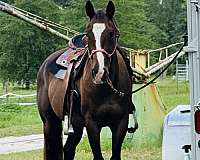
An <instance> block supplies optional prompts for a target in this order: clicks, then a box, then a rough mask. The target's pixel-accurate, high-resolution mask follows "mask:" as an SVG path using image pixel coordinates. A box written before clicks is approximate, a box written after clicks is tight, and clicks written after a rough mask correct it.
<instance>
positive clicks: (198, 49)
mask: <svg viewBox="0 0 200 160" xmlns="http://www.w3.org/2000/svg"><path fill="white" fill-rule="evenodd" d="M187 25H188V46H187V47H185V51H186V52H188V55H189V81H190V104H191V115H192V116H191V135H192V137H191V138H192V144H191V145H192V150H191V158H192V160H199V159H200V134H197V133H196V131H195V123H194V122H195V121H194V117H195V116H194V115H195V111H196V110H197V109H198V107H199V106H200V0H187Z"/></svg>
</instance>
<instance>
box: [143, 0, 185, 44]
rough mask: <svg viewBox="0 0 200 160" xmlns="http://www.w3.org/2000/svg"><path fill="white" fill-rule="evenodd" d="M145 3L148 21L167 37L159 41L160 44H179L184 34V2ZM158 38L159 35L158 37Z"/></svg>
mask: <svg viewBox="0 0 200 160" xmlns="http://www.w3.org/2000/svg"><path fill="white" fill-rule="evenodd" d="M159 2H160V0H147V1H146V5H147V7H146V15H147V17H148V18H149V21H150V22H152V23H153V24H155V25H156V26H157V27H159V28H160V30H162V31H163V32H164V33H166V35H167V37H165V38H162V39H160V42H159V43H160V44H162V45H166V44H172V43H175V42H180V41H181V40H182V36H183V34H184V33H185V32H186V23H187V22H186V1H185V0H163V3H162V5H161V4H160V3H159ZM158 36H159V35H158Z"/></svg>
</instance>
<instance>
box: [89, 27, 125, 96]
mask: <svg viewBox="0 0 200 160" xmlns="http://www.w3.org/2000/svg"><path fill="white" fill-rule="evenodd" d="M114 24H115V23H114ZM115 26H116V25H115ZM116 28H117V27H116ZM119 36H120V34H119V30H118V28H117V34H116V39H115V47H114V49H113V51H112V53H111V54H110V53H108V52H107V51H106V50H105V49H93V50H92V51H91V52H90V51H89V49H87V50H88V57H89V59H92V57H93V55H94V54H96V53H97V52H102V53H103V54H104V55H106V56H107V57H108V58H109V59H110V61H111V57H112V56H113V55H114V54H115V53H116V50H117V44H118V40H119ZM87 48H88V45H87ZM106 82H107V84H108V85H109V86H110V88H111V90H112V91H113V93H115V94H117V95H119V96H120V97H124V95H125V93H123V92H120V91H118V90H117V89H116V88H115V87H114V86H113V83H112V81H111V80H110V78H109V77H107V80H106Z"/></svg>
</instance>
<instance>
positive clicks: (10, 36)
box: [0, 0, 64, 82]
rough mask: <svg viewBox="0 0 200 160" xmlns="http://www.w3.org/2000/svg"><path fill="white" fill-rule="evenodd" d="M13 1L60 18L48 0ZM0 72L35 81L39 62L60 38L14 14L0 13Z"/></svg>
mask: <svg viewBox="0 0 200 160" xmlns="http://www.w3.org/2000/svg"><path fill="white" fill-rule="evenodd" d="M16 5H17V6H18V7H20V8H23V9H25V10H27V11H29V12H32V13H34V14H39V15H40V16H42V17H48V16H50V17H51V18H52V19H54V20H55V21H59V16H57V14H58V11H59V10H58V8H57V7H56V6H55V5H54V3H50V2H49V1H48V3H47V1H45V0H42V1H39V0H37V1H31V0H26V1H16ZM0 17H1V18H0V24H1V28H0V34H1V37H0V46H1V47H0V75H1V78H2V79H10V80H12V81H18V82H20V81H22V80H23V81H27V80H28V81H35V79H36V74H37V71H38V69H39V66H40V64H41V62H42V61H43V60H44V59H45V58H46V57H47V56H48V55H49V53H51V52H53V51H55V50H56V49H57V48H58V47H59V46H60V45H63V44H64V43H63V41H61V39H59V38H58V37H55V36H52V35H50V34H49V33H47V32H44V31H41V30H39V29H38V28H36V27H35V26H32V25H29V24H27V23H25V22H23V21H21V20H18V19H16V18H14V17H11V16H8V15H5V14H0Z"/></svg>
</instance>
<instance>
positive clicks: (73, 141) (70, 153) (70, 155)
mask: <svg viewBox="0 0 200 160" xmlns="http://www.w3.org/2000/svg"><path fill="white" fill-rule="evenodd" d="M72 125H73V129H74V133H73V134H70V135H68V137H67V141H66V144H65V146H64V160H73V159H74V156H75V151H76V146H77V145H78V143H79V142H80V140H81V138H82V134H83V127H84V121H83V119H82V118H81V117H80V116H73V117H72Z"/></svg>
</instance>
